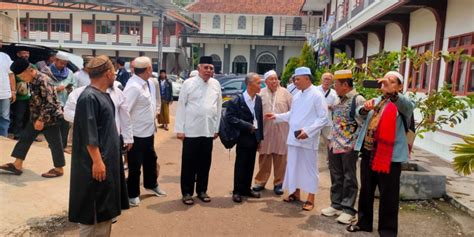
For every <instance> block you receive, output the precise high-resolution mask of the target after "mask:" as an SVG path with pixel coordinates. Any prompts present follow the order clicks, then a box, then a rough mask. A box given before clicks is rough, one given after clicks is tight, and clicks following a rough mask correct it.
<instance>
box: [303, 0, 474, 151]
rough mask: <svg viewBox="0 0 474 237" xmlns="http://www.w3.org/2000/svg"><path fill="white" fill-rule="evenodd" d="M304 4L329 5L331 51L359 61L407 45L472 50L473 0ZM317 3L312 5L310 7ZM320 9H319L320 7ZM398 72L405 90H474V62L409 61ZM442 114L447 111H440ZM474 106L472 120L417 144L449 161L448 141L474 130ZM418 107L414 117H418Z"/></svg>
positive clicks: (462, 93) (363, 0)
mask: <svg viewBox="0 0 474 237" xmlns="http://www.w3.org/2000/svg"><path fill="white" fill-rule="evenodd" d="M306 2H307V6H305V7H306V8H314V7H315V5H317V4H318V3H319V5H318V6H319V7H321V5H323V4H325V7H324V9H323V13H324V16H323V20H324V21H326V20H328V19H329V16H331V15H332V16H334V18H335V24H334V27H333V29H332V51H333V52H334V53H338V52H346V53H347V55H348V56H350V57H353V58H355V59H356V61H357V62H358V63H364V62H367V61H368V60H370V58H371V56H373V55H375V54H377V53H379V52H381V51H382V50H385V51H400V50H402V49H403V48H404V47H408V48H412V49H415V50H417V52H418V53H423V52H425V51H427V50H431V51H440V50H441V51H443V52H456V51H458V50H462V52H463V53H465V54H469V55H474V24H473V22H474V1H473V0H436V1H424V0H331V1H327V2H325V1H317V0H309V1H306ZM311 4H313V5H314V6H310V5H311ZM318 9H320V8H318ZM400 72H401V73H402V74H403V75H404V76H405V78H409V80H405V85H404V86H405V89H406V90H408V91H416V93H417V96H425V93H426V92H428V91H431V90H433V89H440V88H441V87H443V86H444V85H445V84H448V85H450V86H451V88H452V93H454V94H456V95H458V96H466V95H468V94H473V93H474V77H473V76H474V75H473V74H474V63H472V62H467V61H454V62H450V63H445V62H444V61H443V60H441V61H439V62H437V63H434V64H432V65H422V68H421V69H420V70H419V71H415V70H413V68H412V66H411V63H410V62H409V61H408V62H405V64H403V65H400ZM439 113H443V112H442V111H440V112H439ZM473 116H474V111H471V114H470V117H469V119H467V120H465V121H463V122H462V123H461V124H459V125H457V126H455V127H453V128H451V127H449V126H446V127H443V128H442V129H440V130H439V131H437V132H435V133H428V134H426V137H425V139H419V138H417V139H416V143H415V144H416V145H417V146H419V147H421V148H424V149H426V150H428V151H431V152H433V153H435V154H437V155H440V156H441V157H443V158H445V159H447V160H451V159H452V157H453V154H452V153H451V152H450V146H451V145H452V144H453V143H456V142H461V141H462V140H461V139H462V138H463V137H464V136H466V135H469V134H473V133H474V117H473ZM419 117H420V114H419V113H418V112H417V113H416V116H415V118H419Z"/></svg>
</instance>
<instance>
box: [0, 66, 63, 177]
mask: <svg viewBox="0 0 474 237" xmlns="http://www.w3.org/2000/svg"><path fill="white" fill-rule="evenodd" d="M10 70H11V71H12V72H13V73H15V75H18V77H20V78H21V80H22V81H24V82H27V83H29V84H30V86H31V100H30V113H31V115H30V121H29V122H28V124H27V125H26V127H25V129H24V130H23V134H22V136H20V139H19V141H18V142H17V144H16V145H15V148H13V152H12V154H11V156H12V157H13V158H15V161H14V162H13V163H7V164H4V165H2V166H0V169H3V170H6V171H8V172H11V173H13V174H15V175H21V174H22V173H23V171H22V169H23V162H24V161H25V158H26V155H27V153H28V150H29V149H30V146H31V144H32V143H33V141H34V140H35V138H36V137H37V136H38V134H40V133H43V134H44V136H45V137H46V141H48V145H49V149H50V150H51V155H52V157H53V163H54V168H53V169H51V170H49V171H48V172H46V173H44V174H42V175H41V176H43V177H45V178H54V177H59V176H62V175H63V173H64V171H63V167H64V166H65V165H66V162H65V159H64V150H63V144H62V140H61V131H60V125H59V124H60V123H61V121H62V120H64V118H63V111H62V109H61V105H60V104H59V101H58V96H57V94H56V91H55V89H54V86H53V85H52V84H51V79H50V78H49V77H48V76H47V75H45V74H43V73H40V72H38V71H37V70H36V69H35V68H34V67H33V65H31V64H30V63H29V62H28V60H26V59H24V58H19V59H17V60H16V61H15V62H14V63H13V64H12V65H11V67H10Z"/></svg>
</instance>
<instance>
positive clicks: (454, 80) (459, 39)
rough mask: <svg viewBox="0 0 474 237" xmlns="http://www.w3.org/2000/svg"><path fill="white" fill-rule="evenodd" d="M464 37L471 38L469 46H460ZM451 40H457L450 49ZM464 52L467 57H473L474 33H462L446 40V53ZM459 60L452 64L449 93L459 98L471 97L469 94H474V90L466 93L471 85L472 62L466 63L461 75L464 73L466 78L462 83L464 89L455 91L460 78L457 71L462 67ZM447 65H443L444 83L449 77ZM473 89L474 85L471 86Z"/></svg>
mask: <svg viewBox="0 0 474 237" xmlns="http://www.w3.org/2000/svg"><path fill="white" fill-rule="evenodd" d="M466 36H471V44H467V45H461V42H462V39H463V38H464V37H466ZM453 40H457V43H456V46H453V47H451V42H452V41H453ZM460 49H462V50H465V51H467V52H466V54H468V55H471V56H474V32H469V33H464V34H460V35H455V36H451V37H449V38H448V52H449V53H455V52H457V51H458V50H460ZM459 60H460V59H458V60H455V61H454V62H452V63H453V69H452V70H453V71H452V72H453V73H454V75H453V78H451V79H452V81H451V93H453V94H455V95H459V96H466V95H471V94H474V89H473V90H472V91H468V90H469V85H470V84H471V79H472V77H473V76H474V75H472V73H471V67H472V66H473V63H472V62H469V61H467V62H466V63H467V65H466V68H467V70H466V71H465V72H463V73H465V76H466V80H465V82H464V88H463V90H462V91H457V90H456V85H457V83H458V81H457V80H458V79H459V77H460V75H459V71H460V70H459V69H460V65H462V63H460V61H459ZM449 67H450V65H449V63H445V72H444V73H445V75H444V81H445V82H446V83H447V82H448V77H449V74H448V72H449ZM473 84H474V82H473ZM472 87H473V88H474V85H473V86H472Z"/></svg>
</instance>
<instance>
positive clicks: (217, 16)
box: [212, 15, 221, 29]
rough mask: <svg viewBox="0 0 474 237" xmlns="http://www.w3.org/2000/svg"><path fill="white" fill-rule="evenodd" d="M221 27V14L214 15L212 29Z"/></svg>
mask: <svg viewBox="0 0 474 237" xmlns="http://www.w3.org/2000/svg"><path fill="white" fill-rule="evenodd" d="M215 19H217V20H215ZM220 28H221V16H219V15H214V16H212V29H220Z"/></svg>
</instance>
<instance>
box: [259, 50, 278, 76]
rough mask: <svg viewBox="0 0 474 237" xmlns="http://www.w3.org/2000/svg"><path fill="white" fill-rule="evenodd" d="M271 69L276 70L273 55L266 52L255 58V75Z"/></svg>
mask: <svg viewBox="0 0 474 237" xmlns="http://www.w3.org/2000/svg"><path fill="white" fill-rule="evenodd" d="M272 69H276V58H275V56H274V55H273V54H271V53H269V52H266V53H262V54H260V56H259V57H258V58H257V73H258V74H264V73H266V72H268V71H270V70H272Z"/></svg>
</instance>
